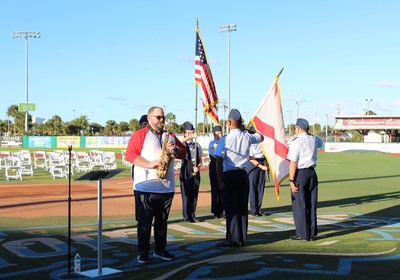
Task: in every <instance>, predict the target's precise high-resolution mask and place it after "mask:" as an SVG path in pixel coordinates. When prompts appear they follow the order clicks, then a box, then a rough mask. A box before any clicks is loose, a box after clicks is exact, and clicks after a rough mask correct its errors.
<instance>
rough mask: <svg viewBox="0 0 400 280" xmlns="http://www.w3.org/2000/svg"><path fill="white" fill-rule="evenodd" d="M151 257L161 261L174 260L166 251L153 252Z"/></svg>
mask: <svg viewBox="0 0 400 280" xmlns="http://www.w3.org/2000/svg"><path fill="white" fill-rule="evenodd" d="M153 257H155V258H159V259H163V260H164V261H172V260H173V259H175V256H174V255H172V254H170V253H169V252H168V251H164V252H154V253H153Z"/></svg>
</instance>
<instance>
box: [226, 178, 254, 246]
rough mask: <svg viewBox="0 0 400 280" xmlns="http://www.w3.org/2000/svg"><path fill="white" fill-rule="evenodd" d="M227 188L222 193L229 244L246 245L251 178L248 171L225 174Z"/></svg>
mask: <svg viewBox="0 0 400 280" xmlns="http://www.w3.org/2000/svg"><path fill="white" fill-rule="evenodd" d="M222 180H223V182H224V185H225V188H224V189H223V190H222V191H221V195H222V205H223V207H224V210H225V216H226V233H227V240H228V241H229V242H241V243H244V242H245V241H246V239H247V227H248V218H249V216H248V202H249V178H248V176H247V172H246V170H234V171H227V172H224V173H223V175H222Z"/></svg>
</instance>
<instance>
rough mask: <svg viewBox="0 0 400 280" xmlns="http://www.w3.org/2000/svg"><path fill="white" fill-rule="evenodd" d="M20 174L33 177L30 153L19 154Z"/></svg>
mask: <svg viewBox="0 0 400 280" xmlns="http://www.w3.org/2000/svg"><path fill="white" fill-rule="evenodd" d="M19 159H20V165H21V174H22V175H31V176H33V167H32V159H31V154H30V153H25V152H22V153H20V154H19Z"/></svg>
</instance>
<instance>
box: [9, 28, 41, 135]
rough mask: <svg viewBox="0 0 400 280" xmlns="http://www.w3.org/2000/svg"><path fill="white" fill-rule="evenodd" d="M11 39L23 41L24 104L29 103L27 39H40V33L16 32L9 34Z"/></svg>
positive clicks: (26, 121) (26, 117)
mask: <svg viewBox="0 0 400 280" xmlns="http://www.w3.org/2000/svg"><path fill="white" fill-rule="evenodd" d="M11 36H12V38H14V39H16V38H24V39H25V90H26V103H28V102H29V95H28V38H37V39H38V38H40V32H33V31H17V32H12V33H11ZM25 131H26V132H27V131H28V111H26V112H25Z"/></svg>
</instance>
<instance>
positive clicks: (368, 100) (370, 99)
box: [365, 98, 372, 116]
mask: <svg viewBox="0 0 400 280" xmlns="http://www.w3.org/2000/svg"><path fill="white" fill-rule="evenodd" d="M365 101H366V102H367V111H366V112H365V114H366V115H367V116H368V115H369V103H371V101H372V98H366V99H365Z"/></svg>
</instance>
